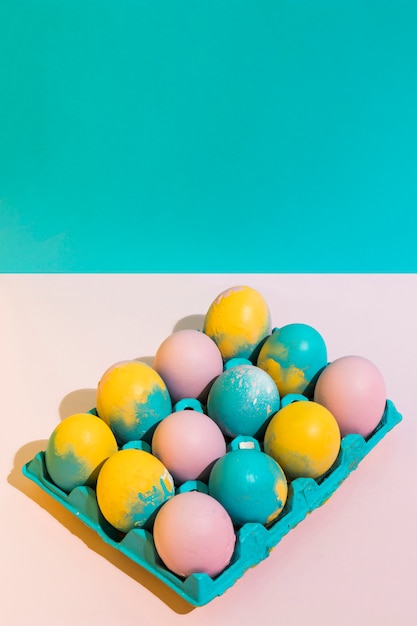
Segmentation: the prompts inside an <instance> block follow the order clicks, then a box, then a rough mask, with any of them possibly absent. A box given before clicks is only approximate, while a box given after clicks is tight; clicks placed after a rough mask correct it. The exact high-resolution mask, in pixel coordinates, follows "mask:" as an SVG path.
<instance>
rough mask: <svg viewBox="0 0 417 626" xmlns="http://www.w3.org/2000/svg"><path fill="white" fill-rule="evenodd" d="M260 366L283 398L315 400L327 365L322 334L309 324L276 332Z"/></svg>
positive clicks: (260, 357)
mask: <svg viewBox="0 0 417 626" xmlns="http://www.w3.org/2000/svg"><path fill="white" fill-rule="evenodd" d="M257 365H258V367H260V368H261V369H263V370H265V372H268V374H269V375H270V376H271V377H272V378H273V379H274V381H275V383H276V385H277V387H278V389H279V393H280V395H281V397H283V396H285V395H287V394H289V393H296V394H304V395H306V396H307V397H310V398H311V397H312V394H313V391H314V384H315V382H316V379H317V377H318V375H319V373H320V372H321V370H322V369H323V368H324V367H325V366H326V365H327V348H326V344H325V342H324V339H323V337H322V336H321V335H320V333H319V332H318V331H317V330H316V329H315V328H313V327H312V326H309V325H308V324H288V325H286V326H283V327H282V328H277V329H274V330H273V332H272V334H271V335H270V336H269V337H268V339H267V340H266V341H265V343H264V344H263V346H262V348H261V350H260V352H259V355H258V359H257Z"/></svg>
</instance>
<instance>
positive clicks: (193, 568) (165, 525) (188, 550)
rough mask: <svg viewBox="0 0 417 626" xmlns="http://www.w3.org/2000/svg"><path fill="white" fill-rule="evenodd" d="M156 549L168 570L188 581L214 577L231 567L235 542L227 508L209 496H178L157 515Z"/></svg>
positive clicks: (189, 493)
mask: <svg viewBox="0 0 417 626" xmlns="http://www.w3.org/2000/svg"><path fill="white" fill-rule="evenodd" d="M153 535H154V541H155V548H156V551H157V553H158V555H159V556H160V558H161V559H162V561H163V562H164V564H165V565H166V567H167V568H168V569H170V570H171V571H172V572H174V573H175V574H177V575H178V576H181V577H184V578H186V577H187V576H190V575H191V574H195V573H205V574H208V575H209V576H211V577H215V576H217V575H218V574H220V572H222V571H223V570H224V569H225V567H226V566H227V565H228V564H229V563H230V560H231V558H232V556H233V551H234V547H235V542H236V536H235V532H234V528H233V522H232V520H231V518H230V516H229V514H228V513H227V511H226V510H225V508H224V507H223V506H222V505H221V504H220V502H218V501H217V500H215V499H214V498H212V497H211V496H210V495H208V494H206V493H200V492H199V491H189V492H184V493H179V494H177V495H175V496H174V497H173V498H172V499H171V500H169V501H168V502H167V503H166V504H164V505H163V506H162V507H161V509H160V510H159V511H158V514H157V516H156V518H155V524H154V527H153Z"/></svg>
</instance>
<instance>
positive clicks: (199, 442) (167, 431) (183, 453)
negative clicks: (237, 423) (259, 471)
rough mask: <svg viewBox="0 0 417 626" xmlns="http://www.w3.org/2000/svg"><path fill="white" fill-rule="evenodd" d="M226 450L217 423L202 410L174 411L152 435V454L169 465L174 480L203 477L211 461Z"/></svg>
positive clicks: (200, 478)
mask: <svg viewBox="0 0 417 626" xmlns="http://www.w3.org/2000/svg"><path fill="white" fill-rule="evenodd" d="M225 453H226V441H225V439H224V436H223V433H222V431H221V430H220V428H219V427H218V426H217V424H216V423H215V422H214V421H213V420H212V419H210V417H208V416H207V415H204V413H200V412H198V411H192V410H184V411H177V412H175V413H172V414H171V415H168V417H166V418H165V419H164V420H163V421H162V422H160V423H159V424H158V426H157V428H156V430H155V432H154V435H153V438H152V454H154V455H155V456H156V457H157V458H158V459H160V460H161V461H162V463H163V464H164V465H165V466H166V467H167V468H168V470H169V472H170V473H171V474H172V476H173V478H174V480H175V482H176V483H177V484H181V483H183V482H185V481H187V480H205V479H207V477H208V474H209V472H210V469H211V467H212V465H213V463H214V462H215V461H216V460H217V459H218V458H220V457H221V456H222V455H223V454H225Z"/></svg>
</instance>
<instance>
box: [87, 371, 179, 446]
mask: <svg viewBox="0 0 417 626" xmlns="http://www.w3.org/2000/svg"><path fill="white" fill-rule="evenodd" d="M96 409H97V413H98V414H99V416H100V417H101V418H102V419H103V420H104V421H105V422H106V423H107V424H108V425H109V426H110V428H111V429H112V431H113V432H114V434H115V436H116V439H117V440H118V442H119V444H120V445H122V444H124V443H126V442H128V441H131V440H137V439H142V438H143V439H150V438H151V437H152V434H153V430H154V429H155V427H156V425H157V424H158V422H160V421H161V420H162V419H163V418H164V417H166V416H167V415H169V414H170V413H171V412H172V402H171V398H170V395H169V392H168V389H167V387H166V385H165V383H164V381H163V380H162V378H161V377H160V375H159V374H158V373H157V372H156V371H155V370H154V369H153V368H152V367H151V366H150V365H148V364H147V363H144V362H142V361H122V362H120V363H116V364H115V365H112V366H111V367H109V368H108V369H107V370H106V371H105V373H104V374H103V376H102V377H101V379H100V382H99V383H98V387H97V400H96Z"/></svg>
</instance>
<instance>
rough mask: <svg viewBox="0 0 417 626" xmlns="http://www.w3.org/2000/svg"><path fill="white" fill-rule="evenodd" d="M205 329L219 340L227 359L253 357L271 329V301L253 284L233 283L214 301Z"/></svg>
mask: <svg viewBox="0 0 417 626" xmlns="http://www.w3.org/2000/svg"><path fill="white" fill-rule="evenodd" d="M203 332H204V333H206V335H208V336H209V337H211V339H213V341H214V342H215V343H216V344H217V346H218V348H219V350H220V352H221V355H222V357H223V360H224V361H226V360H229V359H232V358H245V359H250V358H253V356H254V354H256V353H257V350H258V348H259V346H260V344H261V342H262V341H263V340H264V339H265V338H266V337H267V336H268V335H269V333H270V332H271V317H270V312H269V308H268V305H267V303H266V301H265V299H264V298H263V296H262V295H261V294H260V293H259V292H258V291H256V289H253V288H252V287H247V286H236V287H230V288H229V289H226V290H225V291H223V292H222V293H220V294H219V295H218V296H217V298H216V299H215V300H214V301H213V302H212V304H211V305H210V307H209V309H208V311H207V313H206V315H205V319H204V326H203Z"/></svg>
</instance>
